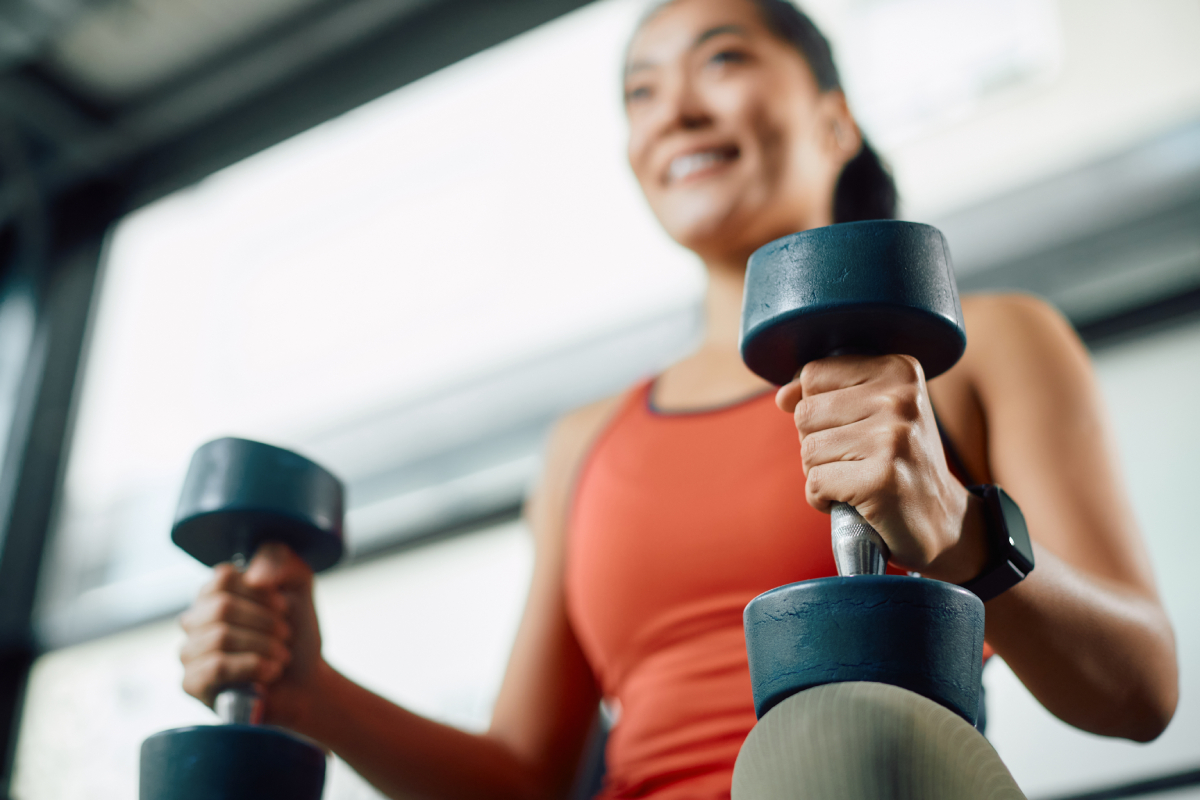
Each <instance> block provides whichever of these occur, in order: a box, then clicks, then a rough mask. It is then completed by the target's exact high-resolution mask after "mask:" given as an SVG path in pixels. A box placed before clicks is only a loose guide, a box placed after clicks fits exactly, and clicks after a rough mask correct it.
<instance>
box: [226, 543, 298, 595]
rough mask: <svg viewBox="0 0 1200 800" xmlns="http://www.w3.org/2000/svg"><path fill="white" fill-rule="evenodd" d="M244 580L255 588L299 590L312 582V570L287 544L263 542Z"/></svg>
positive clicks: (251, 561) (255, 553)
mask: <svg viewBox="0 0 1200 800" xmlns="http://www.w3.org/2000/svg"><path fill="white" fill-rule="evenodd" d="M243 579H244V580H245V582H246V584H247V585H249V586H254V587H263V588H266V587H270V588H274V589H284V588H292V587H296V588H299V587H303V586H307V585H308V584H310V583H311V582H312V570H310V569H309V567H308V565H307V564H306V563H304V561H303V559H301V558H300V557H299V556H298V555H296V553H295V552H294V551H293V550H292V548H290V547H288V546H287V545H286V544H283V543H282V542H263V543H262V544H261V545H260V546H259V548H258V550H256V551H255V552H254V558H252V559H251V560H250V566H249V567H248V568H247V569H246V573H245V575H243Z"/></svg>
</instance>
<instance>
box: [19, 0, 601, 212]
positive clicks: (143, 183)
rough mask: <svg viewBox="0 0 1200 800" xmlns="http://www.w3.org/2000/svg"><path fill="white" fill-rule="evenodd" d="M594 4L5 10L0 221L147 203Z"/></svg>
mask: <svg viewBox="0 0 1200 800" xmlns="http://www.w3.org/2000/svg"><path fill="white" fill-rule="evenodd" d="M585 2H586V0H505V2H495V1H494V0H255V1H254V2H251V3H247V2H244V0H108V1H107V2H105V1H103V0H7V2H6V3H4V4H3V5H0V171H2V174H3V184H2V186H0V225H2V224H4V223H7V222H9V221H10V220H11V219H12V218H13V217H14V216H15V215H16V214H17V212H18V211H19V210H21V209H22V208H25V207H27V206H29V205H31V204H34V203H45V202H46V201H47V199H49V198H53V197H55V196H57V195H60V194H61V193H63V192H65V191H67V190H70V189H72V188H74V187H77V186H80V185H82V184H86V183H88V182H92V181H110V182H116V183H117V184H118V185H119V186H120V188H121V191H122V195H123V197H124V198H125V206H126V207H130V206H134V205H140V204H142V203H144V202H146V201H148V200H150V199H153V198H155V197H158V196H161V195H163V194H165V193H167V192H169V191H171V190H173V189H175V188H178V187H180V186H184V185H187V184H188V183H190V182H192V181H195V180H197V179H199V178H201V177H203V176H205V175H207V174H209V173H211V172H212V171H214V170H216V169H219V168H221V167H223V166H226V165H228V164H230V163H233V162H234V161H237V160H239V159H241V158H243V157H245V156H247V155H250V154H252V153H254V152H257V151H258V150H260V149H262V148H263V147H266V146H268V145H270V144H274V143H275V142H277V141H280V140H282V139H284V138H287V137H288V136H290V135H293V134H295V133H297V132H299V131H302V130H304V129H306V128H309V127H311V126H312V125H315V124H317V123H319V122H322V121H324V120H326V119H328V118H330V117H332V116H335V115H337V114H339V113H342V112H344V111H347V110H349V109H351V108H353V107H355V106H357V105H359V104H361V103H363V102H366V101H367V100H370V99H372V98H374V97H377V96H379V95H381V94H383V93H385V92H387V91H389V90H391V89H394V88H396V87H398V86H401V85H403V84H405V83H408V82H410V81H412V80H415V79H417V78H419V77H422V76H424V75H426V74H429V73H431V72H433V71H435V70H437V69H440V68H442V67H444V66H447V65H448V64H451V63H453V62H455V61H457V60H459V59H461V58H464V57H466V56H469V55H471V54H473V53H475V52H478V51H480V50H482V49H485V48H487V47H489V46H491V45H493V44H496V43H498V42H500V41H503V40H504V39H507V38H509V37H511V36H514V35H516V34H519V33H522V32H524V31H526V30H528V29H530V28H532V27H535V26H536V25H539V24H541V23H543V22H545V21H548V20H549V19H552V18H554V17H556V16H558V15H561V14H563V13H565V12H567V11H570V10H572V9H574V8H576V7H579V6H581V5H584V4H585Z"/></svg>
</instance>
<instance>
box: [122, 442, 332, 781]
mask: <svg viewBox="0 0 1200 800" xmlns="http://www.w3.org/2000/svg"><path fill="white" fill-rule="evenodd" d="M343 494H344V493H343V488H342V484H341V482H340V481H339V480H338V479H337V478H336V477H334V476H333V475H332V474H330V473H329V472H328V471H326V470H325V469H324V468H322V467H321V466H319V465H317V464H315V463H313V462H312V461H309V460H308V459H306V458H304V457H303V456H299V455H297V454H296V453H292V452H290V451H288V450H283V449H281V448H278V447H272V446H271V445H267V444H262V443H259V442H252V441H248V440H246V439H234V438H225V439H218V440H216V441H212V442H209V443H208V444H206V445H204V446H202V447H201V448H200V449H198V450H197V451H196V453H195V455H194V456H193V457H192V462H191V465H190V467H189V468H188V473H187V478H186V479H185V480H184V485H183V492H182V495H181V497H180V500H179V507H178V510H177V511H176V514H175V524H174V525H173V527H172V529H171V538H172V540H174V542H175V544H177V545H179V547H181V548H183V549H184V550H185V551H187V552H188V553H189V554H190V555H192V556H194V557H195V558H197V559H198V560H200V561H201V562H203V563H204V564H206V565H208V566H215V565H217V564H220V563H223V562H227V561H232V562H233V563H234V564H235V565H238V567H239V568H240V569H244V568H245V566H246V565H247V564H248V562H249V560H250V559H251V558H252V557H253V556H254V552H255V551H256V550H257V549H258V547H259V545H260V544H262V543H263V542H267V541H278V542H283V543H284V544H286V545H288V546H289V547H290V548H291V549H292V550H294V551H295V552H296V554H297V555H299V556H300V557H301V558H303V559H304V560H305V562H307V563H308V565H309V566H310V567H312V569H313V571H314V572H319V571H321V570H324V569H327V568H329V567H331V566H333V565H334V564H335V563H337V561H338V560H339V559H340V558H341V556H342V550H343V545H342V517H343V507H344V500H343ZM257 703H258V699H257V697H256V696H255V693H254V689H253V687H251V686H231V687H227V688H226V689H224V690H223V691H222V692H221V693H220V694H219V695H218V696H217V701H216V707H217V713H218V714H219V715H220V717H221V719H222V721H223V722H224V724H222V725H197V726H191V727H186V728H176V729H174V730H169V731H163V732H161V733H157V734H155V735H153V736H151V737H150V738H148V739H147V740H146V741H145V742H143V743H142V751H141V766H140V772H141V776H140V789H139V796H140V798H141V800H217V798H220V799H221V800H251V798H253V800H284V799H285V798H286V800H319V798H320V796H321V792H322V790H323V788H324V784H325V752H324V751H323V750H322V749H321V748H320V747H318V746H316V745H315V744H313V743H311V742H308V741H305V740H304V739H302V738H300V737H298V736H295V735H293V734H291V733H289V732H287V731H284V730H282V729H279V728H272V727H269V726H263V725H256V724H252V723H253V722H254V721H256V718H257V716H258V715H257V714H256V710H255V709H256V706H257Z"/></svg>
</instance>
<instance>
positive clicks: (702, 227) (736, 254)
mask: <svg viewBox="0 0 1200 800" xmlns="http://www.w3.org/2000/svg"><path fill="white" fill-rule="evenodd" d="M765 221H766V220H764V219H763V216H762V215H754V214H742V213H736V212H735V211H734V210H733V209H728V210H725V211H724V212H723V213H715V212H714V211H711V210H710V213H705V214H699V213H692V214H683V213H679V214H676V215H674V216H673V217H672V218H671V219H669V220H663V227H664V228H666V230H667V233H668V234H670V236H671V238H672V239H674V240H675V241H676V242H678V243H679V244H681V245H683V246H684V247H686V248H687V249H688V250H691V251H692V252H693V253H695V254H696V255H698V256H699V257H700V258H701V259H703V260H704V261H710V260H720V261H731V260H732V261H738V262H740V263H742V264H743V266H744V264H745V261H746V259H748V258H749V257H750V254H751V253H753V252H754V251H755V250H757V249H758V248H759V247H762V246H763V245H764V244H766V243H767V242H770V241H773V240H775V239H778V238H779V237H780V236H787V235H788V234H789V233H794V232H795V231H796V230H798V228H793V227H789V226H788V225H787V224H783V225H774V226H771V225H764V224H763V223H764V222H765ZM776 229H778V232H776Z"/></svg>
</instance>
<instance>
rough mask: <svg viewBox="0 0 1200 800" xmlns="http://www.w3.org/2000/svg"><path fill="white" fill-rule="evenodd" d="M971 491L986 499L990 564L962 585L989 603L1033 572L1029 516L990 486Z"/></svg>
mask: <svg viewBox="0 0 1200 800" xmlns="http://www.w3.org/2000/svg"><path fill="white" fill-rule="evenodd" d="M967 491H969V492H971V494H973V495H975V496H977V497H979V498H980V499H982V500H983V516H984V529H985V531H986V536H987V544H988V562H987V566H986V567H984V569H983V572H981V573H980V574H979V575H978V576H977V577H975V578H972V579H971V580H969V581H967V582H966V583H963V584H961V586H962V587H963V588H964V589H966V590H968V591H970V592H973V593H974V594H975V595H977V596H978V597H979V599H980V600H983V601H984V602H985V603H986V602H987V601H988V600H991V599H992V598H993V597H995V596H997V595H999V594H1001V593H1003V592H1005V591H1007V590H1008V589H1011V588H1012V587H1013V586H1016V585H1017V584H1018V583H1020V582H1021V581H1023V580H1024V579H1025V576H1026V575H1028V574H1029V573H1030V572H1032V571H1033V566H1034V560H1033V546H1032V543H1031V542H1030V540H1029V530H1028V528H1027V527H1026V525H1025V516H1024V515H1023V514H1022V513H1021V509H1020V508H1019V507H1018V506H1017V504H1016V503H1015V502H1014V501H1013V499H1012V498H1011V497H1009V496H1008V494H1007V493H1006V492H1005V491H1004V490H1003V489H1001V488H1000V487H999V486H997V485H995V484H991V483H988V484H981V485H978V486H970V487H968V488H967Z"/></svg>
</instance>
